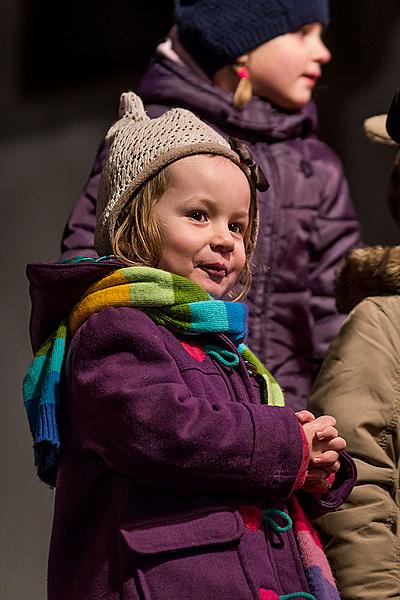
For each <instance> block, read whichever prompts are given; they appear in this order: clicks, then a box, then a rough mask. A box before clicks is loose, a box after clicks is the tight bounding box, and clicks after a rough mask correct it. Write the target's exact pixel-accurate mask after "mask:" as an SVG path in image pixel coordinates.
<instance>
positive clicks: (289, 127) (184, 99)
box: [138, 55, 317, 142]
mask: <svg viewBox="0 0 400 600" xmlns="http://www.w3.org/2000/svg"><path fill="white" fill-rule="evenodd" d="M138 93H139V95H140V96H141V98H142V100H143V102H144V103H145V104H147V105H149V104H157V105H163V106H168V107H170V106H180V107H183V108H186V109H188V110H190V111H192V112H194V113H195V114H196V115H197V116H198V117H200V119H203V120H204V121H207V122H209V123H212V124H213V125H215V126H217V127H221V128H222V129H223V130H224V132H226V133H228V134H229V135H232V136H236V137H238V138H242V139H246V140H248V141H251V140H252V138H254V140H255V141H268V142H273V141H282V140H286V139H290V138H295V137H305V136H307V135H309V134H310V133H313V132H314V131H315V129H316V126H317V113H316V107H315V104H314V102H309V103H308V104H306V105H305V106H304V107H303V108H302V109H301V110H298V111H293V112H284V111H282V110H280V109H277V108H274V107H273V106H272V105H271V104H270V103H269V102H268V101H266V100H263V99H262V98H258V97H253V98H252V99H251V100H250V102H248V104H246V106H245V107H244V108H243V109H241V110H240V109H238V108H235V107H234V106H233V105H232V94H230V93H228V92H225V91H224V90H221V89H220V88H218V87H216V86H215V85H213V84H212V83H211V81H210V80H208V79H206V78H205V77H201V76H200V75H199V74H198V73H196V72H195V71H194V70H193V69H191V68H190V67H188V66H187V65H185V64H184V63H178V62H174V61H173V60H170V59H168V58H166V57H164V56H160V55H156V57H155V59H154V62H153V63H152V64H151V66H150V67H149V69H148V71H147V73H146V74H145V75H144V77H143V79H142V81H141V83H140V85H139V89H138Z"/></svg>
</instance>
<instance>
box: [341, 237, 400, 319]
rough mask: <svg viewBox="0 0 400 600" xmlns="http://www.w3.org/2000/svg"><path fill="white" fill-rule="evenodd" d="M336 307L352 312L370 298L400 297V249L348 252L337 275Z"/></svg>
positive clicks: (362, 249) (373, 248) (363, 249)
mask: <svg viewBox="0 0 400 600" xmlns="http://www.w3.org/2000/svg"><path fill="white" fill-rule="evenodd" d="M335 291H336V305H337V309H338V311H339V312H341V313H348V312H350V311H351V310H352V309H353V308H354V307H355V306H356V304H358V303H359V302H361V300H363V299H364V298H367V297H368V296H391V295H399V294H400V246H372V247H369V248H368V247H367V248H354V249H353V250H349V252H347V253H346V254H345V256H344V258H343V260H342V262H341V263H340V265H339V267H338V271H337V275H336V290H335Z"/></svg>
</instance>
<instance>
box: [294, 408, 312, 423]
mask: <svg viewBox="0 0 400 600" xmlns="http://www.w3.org/2000/svg"><path fill="white" fill-rule="evenodd" d="M295 415H296V417H297V420H298V422H299V423H300V425H303V424H304V423H310V422H311V421H315V416H314V415H313V414H312V412H310V411H309V410H298V411H297V412H296V413H295Z"/></svg>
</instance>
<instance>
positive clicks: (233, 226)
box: [229, 223, 243, 233]
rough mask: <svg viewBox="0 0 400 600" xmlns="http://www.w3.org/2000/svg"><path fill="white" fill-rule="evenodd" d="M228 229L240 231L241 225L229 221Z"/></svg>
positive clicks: (235, 231)
mask: <svg viewBox="0 0 400 600" xmlns="http://www.w3.org/2000/svg"><path fill="white" fill-rule="evenodd" d="M229 231H232V232H233V233H242V232H243V227H242V225H241V224H240V223H230V225H229Z"/></svg>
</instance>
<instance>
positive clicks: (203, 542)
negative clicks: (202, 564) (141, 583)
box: [121, 511, 243, 554]
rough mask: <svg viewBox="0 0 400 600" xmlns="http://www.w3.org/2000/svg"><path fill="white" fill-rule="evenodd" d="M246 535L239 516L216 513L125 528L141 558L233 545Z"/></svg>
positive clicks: (123, 531) (131, 544)
mask: <svg viewBox="0 0 400 600" xmlns="http://www.w3.org/2000/svg"><path fill="white" fill-rule="evenodd" d="M242 533H243V521H242V519H241V518H240V516H239V514H238V513H234V512H227V511H221V512H215V513H211V514H204V515H200V516H196V517H191V518H188V519H186V520H185V521H179V522H176V521H175V522H169V523H162V524H159V523H157V524H152V525H146V526H143V527H135V528H132V529H130V528H129V529H128V528H126V527H125V528H121V534H122V537H123V538H124V540H125V542H126V544H127V545H128V547H129V548H130V549H131V550H133V551H134V552H136V553H138V554H160V553H162V552H171V551H176V550H188V549H191V548H200V547H202V546H209V545H215V544H225V543H227V542H233V541H235V540H237V539H239V538H240V537H241V535H242Z"/></svg>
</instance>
